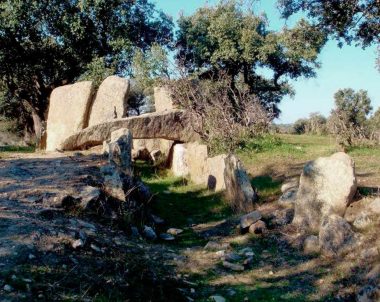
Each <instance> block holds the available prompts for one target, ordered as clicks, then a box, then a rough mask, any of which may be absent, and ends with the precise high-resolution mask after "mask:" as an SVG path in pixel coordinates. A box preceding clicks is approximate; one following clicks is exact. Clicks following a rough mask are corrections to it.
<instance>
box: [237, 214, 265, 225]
mask: <svg viewBox="0 0 380 302" xmlns="http://www.w3.org/2000/svg"><path fill="white" fill-rule="evenodd" d="M261 217H262V216H261V213H260V212H259V211H253V212H251V213H249V214H246V215H244V216H242V217H240V228H241V229H246V228H249V227H250V226H251V225H252V224H254V223H255V222H257V221H259V220H260V219H261Z"/></svg>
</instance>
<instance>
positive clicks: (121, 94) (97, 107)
mask: <svg viewBox="0 0 380 302" xmlns="http://www.w3.org/2000/svg"><path fill="white" fill-rule="evenodd" d="M128 94H129V80H128V79H124V78H120V77H118V76H110V77H108V78H106V79H105V80H104V81H103V82H102V83H101V84H100V86H99V89H98V92H97V93H96V97H95V100H94V102H93V104H92V108H91V114H90V119H89V126H93V125H97V124H102V123H105V122H109V121H112V120H114V119H117V118H122V117H125V116H127V113H128V106H127V101H128Z"/></svg>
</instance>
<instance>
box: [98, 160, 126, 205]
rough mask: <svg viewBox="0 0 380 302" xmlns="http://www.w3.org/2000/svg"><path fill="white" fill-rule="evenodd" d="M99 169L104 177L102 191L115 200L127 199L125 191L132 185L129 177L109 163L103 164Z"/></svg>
mask: <svg viewBox="0 0 380 302" xmlns="http://www.w3.org/2000/svg"><path fill="white" fill-rule="evenodd" d="M100 170H101V172H102V174H103V178H104V180H103V190H104V192H106V193H107V194H108V195H109V196H112V197H113V198H115V199H117V200H120V201H127V199H126V196H125V192H127V191H128V189H129V188H131V186H132V184H131V181H130V178H129V177H127V176H126V175H124V174H123V173H120V171H119V170H118V169H115V167H113V166H110V165H108V166H103V167H101V169H100Z"/></svg>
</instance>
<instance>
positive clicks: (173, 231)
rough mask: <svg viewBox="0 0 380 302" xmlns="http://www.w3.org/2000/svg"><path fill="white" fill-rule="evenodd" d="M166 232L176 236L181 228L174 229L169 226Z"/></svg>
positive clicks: (181, 231) (180, 231)
mask: <svg viewBox="0 0 380 302" xmlns="http://www.w3.org/2000/svg"><path fill="white" fill-rule="evenodd" d="M166 233H168V234H171V235H173V236H177V235H179V234H181V233H183V230H182V229H176V228H170V229H168V230H167V231H166Z"/></svg>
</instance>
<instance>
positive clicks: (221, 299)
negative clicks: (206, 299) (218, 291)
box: [210, 295, 226, 302]
mask: <svg viewBox="0 0 380 302" xmlns="http://www.w3.org/2000/svg"><path fill="white" fill-rule="evenodd" d="M210 300H211V301H213V302H226V299H225V298H224V297H222V296H218V295H215V296H210Z"/></svg>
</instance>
